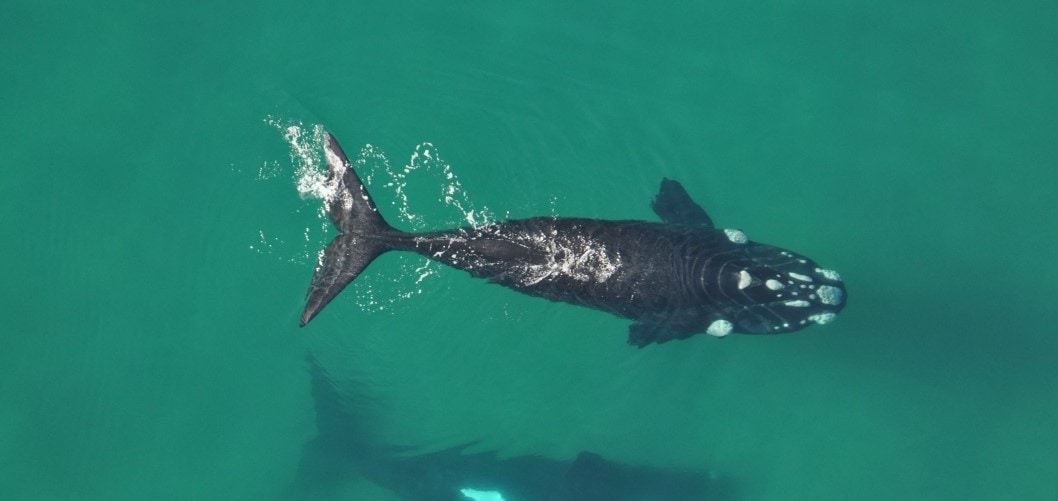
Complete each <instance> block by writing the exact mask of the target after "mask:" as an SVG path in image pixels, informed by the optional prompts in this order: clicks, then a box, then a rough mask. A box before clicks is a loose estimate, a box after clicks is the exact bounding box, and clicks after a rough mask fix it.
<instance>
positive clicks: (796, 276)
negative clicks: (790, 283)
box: [787, 271, 812, 282]
mask: <svg viewBox="0 0 1058 501" xmlns="http://www.w3.org/2000/svg"><path fill="white" fill-rule="evenodd" d="M787 275H790V278H792V279H794V280H800V281H802V282H811V281H812V277H810V276H808V275H802V274H800V273H794V272H792V271H791V272H789V273H787Z"/></svg>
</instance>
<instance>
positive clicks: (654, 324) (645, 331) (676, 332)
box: [628, 313, 692, 348]
mask: <svg viewBox="0 0 1058 501" xmlns="http://www.w3.org/2000/svg"><path fill="white" fill-rule="evenodd" d="M672 315H675V313H673V314H672ZM673 320H674V319H673V318H672V317H666V316H664V315H661V314H656V315H648V316H646V317H643V318H640V319H638V320H636V321H635V322H633V323H632V325H630V326H629V327H628V344H630V345H632V346H635V347H637V348H642V347H644V346H646V345H648V344H650V343H658V344H661V343H664V342H666V341H672V340H673V339H683V338H686V337H689V336H690V335H691V334H692V332H687V331H686V330H684V329H680V328H678V327H677V326H675V325H673V324H674V322H673Z"/></svg>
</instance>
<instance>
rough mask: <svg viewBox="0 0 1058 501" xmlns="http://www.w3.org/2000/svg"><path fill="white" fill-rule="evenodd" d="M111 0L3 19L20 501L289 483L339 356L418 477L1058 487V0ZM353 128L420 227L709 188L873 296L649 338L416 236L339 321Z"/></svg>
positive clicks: (49, 6)
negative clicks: (757, 326) (477, 271)
mask: <svg viewBox="0 0 1058 501" xmlns="http://www.w3.org/2000/svg"><path fill="white" fill-rule="evenodd" d="M75 4H77V5H75V6H72V4H71V3H70V2H49V1H44V2H41V1H34V2H29V1H21V0H14V2H7V3H6V4H5V8H4V11H5V12H4V14H3V15H2V16H0V64H2V66H3V68H4V72H3V73H4V76H3V77H2V78H0V96H2V97H0V137H2V142H3V145H4V147H3V150H2V151H3V169H2V173H0V231H2V233H0V234H2V238H3V242H2V244H0V263H2V267H3V286H2V287H0V313H2V315H0V318H2V323H0V493H2V494H0V497H2V498H4V499H12V500H15V499H17V500H23V499H24V500H48V499H56V500H60V499H61V500H67V499H84V500H125V499H128V500H141V499H166V500H168V499H172V500H185V499H225V500H230V499H240V500H242V499H245V500H259V499H274V498H276V497H277V496H279V495H280V494H281V493H289V492H290V490H289V489H290V486H291V485H292V483H293V482H294V479H295V476H296V474H297V471H298V468H299V463H300V461H301V457H302V450H303V446H304V444H305V443H306V442H307V441H308V440H310V439H312V438H313V437H314V436H316V430H317V421H316V413H315V410H314V409H315V407H314V402H313V395H312V394H311V393H310V387H309V373H308V371H307V363H306V359H307V357H312V358H313V359H315V360H318V361H319V363H320V365H321V366H322V367H324V368H326V370H327V372H328V373H329V374H330V375H332V376H333V377H334V378H335V379H336V380H338V381H341V382H342V385H344V386H342V391H346V392H348V399H349V400H354V399H357V398H358V397H363V396H366V395H370V396H371V398H370V401H366V402H359V403H357V405H355V406H354V407H355V408H356V409H358V412H361V413H363V416H362V417H363V418H364V419H370V420H371V421H372V422H374V423H376V425H375V426H373V427H372V430H371V432H370V437H371V440H372V441H376V442H377V443H380V444H391V445H395V446H401V447H408V448H409V449H408V450H410V451H411V452H410V453H409V454H411V455H416V454H429V453H431V452H433V451H438V450H442V449H445V448H448V447H452V446H457V445H463V444H467V443H474V444H475V445H474V446H473V449H472V450H475V451H497V452H498V453H499V454H500V455H501V456H502V457H521V456H525V455H534V456H542V457H545V458H552V459H556V460H563V461H565V460H569V459H571V458H572V457H574V456H576V454H577V453H578V452H580V451H593V452H595V453H598V454H601V455H603V456H605V457H606V458H608V459H611V460H614V461H620V462H622V463H627V464H636V465H648V466H652V467H658V468H693V469H700V470H708V471H709V472H710V474H711V475H713V476H715V477H717V478H723V479H726V481H727V482H728V483H729V484H730V485H732V486H734V488H733V490H732V492H733V493H736V495H735V496H734V498H735V499H744V500H773V499H774V500H791V499H804V500H821V499H828V500H831V499H832V500H848V499H862V500H893V499H942V500H969V499H981V500H991V499H1018V500H1028V499H1034V500H1035V499H1038V500H1053V499H1058V480H1056V479H1058V456H1056V454H1055V451H1058V426H1055V423H1058V308H1056V307H1055V298H1056V297H1058V292H1056V284H1058V259H1056V256H1058V211H1056V210H1055V196H1056V193H1058V148H1056V146H1055V138H1056V137H1058V120H1056V118H1055V117H1056V115H1058V58H1056V55H1055V54H1056V52H1055V47H1058V35H1056V33H1058V31H1055V29H1054V21H1055V20H1056V19H1058V8H1056V5H1058V4H1055V3H1054V2H1028V1H1024V2H1013V3H1007V4H1003V5H1000V4H998V3H996V2H985V1H970V2H965V1H962V2H955V1H942V2H913V1H896V2H837V1H831V2H791V1H765V2H727V3H724V2H679V3H678V4H677V5H672V6H668V7H661V6H660V5H654V4H650V5H648V3H646V2H628V1H625V2H603V1H590V2H549V1H544V2H530V3H526V4H525V5H519V6H511V5H505V4H503V3H502V2H501V3H497V2H463V3H458V2H456V3H453V2H332V3H318V4H313V3H303V2H228V3H222V4H214V3H202V4H201V5H199V6H193V5H188V4H186V3H181V4H171V5H161V4H154V3H150V2H148V3H143V2H118V3H115V2H109V3H105V4H104V3H98V2H96V3H94V4H95V5H92V4H93V3H92V2H88V3H85V2H80V3H77V2H75ZM122 4H123V5H122ZM397 4H402V5H397ZM320 127H323V128H326V130H328V131H330V132H332V133H334V134H335V135H336V136H337V137H338V138H339V139H340V140H341V141H342V143H343V145H344V146H345V148H346V150H347V151H348V152H349V153H350V157H355V158H356V161H357V162H359V166H358V168H359V169H362V172H363V173H365V176H366V175H370V184H371V187H372V190H373V192H374V195H375V197H376V199H377V201H378V202H379V206H380V210H381V211H382V212H383V213H384V214H386V217H387V218H388V219H390V220H391V221H392V222H393V223H394V225H396V226H399V227H402V228H405V229H409V230H410V229H425V228H443V227H451V226H455V225H459V224H466V223H467V220H468V218H469V219H473V220H475V221H482V220H485V219H489V220H502V219H504V218H508V217H511V218H520V217H529V216H537V215H558V216H583V217H594V218H605V219H647V220H654V219H655V216H654V215H653V214H652V212H651V211H650V207H649V201H650V200H651V198H652V197H653V195H654V193H655V192H656V189H657V186H658V182H659V181H660V179H661V178H662V177H670V178H674V179H678V180H680V181H681V182H682V183H683V184H684V186H685V187H686V188H687V189H688V190H689V191H690V193H691V194H692V196H694V197H695V198H696V199H697V200H698V201H699V202H700V203H701V204H702V205H703V206H704V207H705V208H706V210H708V211H709V213H710V214H711V216H712V217H713V219H714V220H715V221H716V222H717V224H718V225H720V226H722V227H734V228H740V229H742V230H744V231H745V232H746V233H747V234H748V235H749V236H750V238H752V239H754V240H757V241H761V242H767V243H773V244H776V245H780V246H783V247H787V248H790V249H792V250H795V251H798V252H803V253H805V254H807V255H809V256H811V257H813V258H814V259H816V260H818V261H819V262H820V263H824V264H825V265H827V266H829V267H832V268H835V269H837V270H839V271H840V272H841V273H842V275H843V276H844V278H845V280H846V283H847V285H848V289H849V296H850V302H849V305H848V307H847V308H846V309H845V311H844V312H843V313H842V314H841V315H840V316H839V317H838V319H837V320H836V321H835V322H834V323H832V324H830V325H827V326H823V327H814V328H811V329H807V330H805V331H801V332H798V333H795V334H790V335H786V336H775V337H767V336H764V337H753V336H731V337H729V338H726V339H723V340H718V339H712V338H708V337H707V336H696V337H694V338H691V339H689V340H686V341H681V342H673V343H668V344H665V345H660V346H657V345H655V346H650V347H648V348H646V349H642V350H637V349H634V348H632V347H630V346H628V345H626V342H625V338H626V335H627V326H628V322H627V321H624V320H620V319H618V318H615V317H612V316H609V315H606V314H603V313H599V312H596V311H591V310H587V309H581V308H575V307H572V306H569V305H564V304H557V303H550V302H547V301H543V300H540V299H534V298H530V297H527V296H522V295H519V294H516V293H514V292H512V291H510V290H507V289H503V288H500V287H496V286H493V285H487V284H485V283H484V282H482V281H479V280H475V279H472V278H470V277H468V276H467V275H466V274H464V273H462V272H458V271H455V270H451V269H446V268H442V267H440V266H439V265H437V264H430V265H427V264H426V263H425V261H423V260H422V259H421V258H417V257H414V256H401V255H397V254H393V255H386V256H384V257H383V258H381V259H379V260H378V261H376V262H375V263H374V264H373V265H372V266H371V267H370V268H369V270H368V271H367V272H366V273H365V275H364V276H363V279H362V280H358V281H357V283H356V284H354V285H353V286H351V287H350V289H349V290H348V291H346V292H345V293H344V294H343V295H342V296H341V297H339V298H338V299H337V300H336V301H335V302H334V303H332V304H331V306H329V307H328V308H327V310H325V311H324V312H323V314H321V315H320V317H319V318H317V319H316V320H315V321H314V322H313V323H312V324H311V325H310V326H309V327H306V328H304V329H299V328H298V326H297V321H298V316H299V315H300V311H301V307H302V300H303V295H304V291H305V289H306V287H307V285H308V282H309V278H310V277H311V275H312V272H313V269H314V267H315V264H316V253H317V252H318V250H319V249H320V248H321V247H322V245H323V244H324V243H325V242H326V241H328V240H329V238H330V236H331V235H332V233H331V232H333V230H332V229H330V228H329V227H328V223H327V221H326V220H325V219H321V217H320V215H319V207H320V200H319V199H318V198H316V197H314V194H313V187H314V185H313V180H314V178H313V173H314V172H318V169H319V163H318V162H319V157H320V155H321V149H320V145H319V142H318V133H319V129H320ZM314 135H316V137H314ZM387 169H388V171H387ZM406 172H407V173H406ZM449 173H451V174H452V177H451V178H449V177H448V174H449ZM405 174H406V175H405ZM299 182H300V183H301V186H300V191H299ZM449 190H451V193H449V192H448V191H449ZM446 195H451V199H450V200H447V201H446V200H445V196H446ZM405 197H406V200H405ZM365 433H367V432H365ZM347 474H348V477H347V478H346V480H345V483H344V485H343V486H342V489H341V492H340V493H339V494H336V495H335V496H333V497H332V498H333V499H352V500H391V499H397V498H396V495H395V494H394V493H393V492H390V490H388V489H387V488H386V486H385V485H379V482H376V481H374V480H373V479H371V478H368V476H363V477H361V476H359V474H358V473H357V472H356V471H354V470H350V471H349V472H347ZM412 501H415V500H412Z"/></svg>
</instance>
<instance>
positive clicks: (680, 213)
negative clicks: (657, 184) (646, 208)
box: [650, 178, 713, 228]
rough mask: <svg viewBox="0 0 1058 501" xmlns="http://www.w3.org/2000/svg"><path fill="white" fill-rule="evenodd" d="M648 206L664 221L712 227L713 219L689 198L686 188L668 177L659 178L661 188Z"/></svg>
mask: <svg viewBox="0 0 1058 501" xmlns="http://www.w3.org/2000/svg"><path fill="white" fill-rule="evenodd" d="M650 207H651V208H653V209H654V212H656V213H657V215H658V217H660V218H661V220H662V221H665V222H666V223H679V224H697V225H702V226H705V227H708V228H712V227H713V220H712V219H709V215H708V214H706V213H705V210H704V209H702V207H701V206H700V205H698V204H696V203H694V200H691V196H690V195H688V194H687V190H685V189H683V185H681V184H680V183H679V182H677V181H673V180H671V179H669V178H663V179H662V180H661V189H660V190H658V195H657V196H656V197H654V201H653V202H651V204H650Z"/></svg>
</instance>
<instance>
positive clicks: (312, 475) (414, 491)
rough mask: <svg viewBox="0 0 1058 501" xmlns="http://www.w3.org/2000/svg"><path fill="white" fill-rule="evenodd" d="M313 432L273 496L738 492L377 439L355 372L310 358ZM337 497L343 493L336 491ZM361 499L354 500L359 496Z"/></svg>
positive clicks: (585, 459)
mask: <svg viewBox="0 0 1058 501" xmlns="http://www.w3.org/2000/svg"><path fill="white" fill-rule="evenodd" d="M309 375H310V382H311V390H312V399H313V401H314V402H315V411H316V436H315V438H313V439H311V440H309V441H308V442H307V443H305V445H304V447H303V449H302V456H301V462H300V466H299V467H298V471H297V475H296V477H295V479H294V482H293V483H292V484H291V485H290V486H289V487H288V488H287V490H286V492H285V495H282V496H281V497H280V499H290V500H299V501H304V500H324V499H326V500H331V499H349V497H348V494H349V493H348V492H347V491H345V490H344V489H345V488H347V486H348V485H349V484H350V483H352V482H354V481H355V480H356V479H357V478H358V477H359V478H364V479H367V480H368V481H370V482H371V483H373V484H375V485H377V486H378V487H381V488H384V489H386V490H389V491H391V492H392V493H393V494H394V495H396V496H397V497H398V498H399V499H401V500H406V501H460V500H461V501H470V500H476V501H486V500H492V501H643V500H647V499H650V500H659V501H661V500H663V501H702V500H715V501H722V500H731V499H738V497H739V490H740V484H739V483H738V482H737V481H736V480H735V479H734V478H733V477H731V476H729V475H726V474H722V473H721V472H719V471H716V470H712V469H710V470H706V469H682V468H681V469H675V468H662V467H656V466H650V465H647V464H629V463H622V462H618V461H615V460H612V459H607V458H605V457H603V456H601V455H599V454H596V453H594V452H592V451H581V452H579V453H578V454H577V455H576V456H575V457H572V458H568V459H558V458H548V457H543V456H538V455H526V456H513V457H500V456H499V455H498V454H497V453H495V452H492V451H488V452H472V451H470V450H467V449H468V447H471V446H475V448H480V446H481V444H480V443H478V442H469V443H464V444H461V445H456V446H453V447H449V448H446V449H443V450H440V451H436V452H425V453H416V450H415V448H413V447H407V446H396V445H393V444H389V443H385V442H384V441H382V440H381V439H380V438H379V437H380V434H379V433H378V427H379V426H380V424H379V423H380V422H384V421H385V419H386V418H387V416H386V414H385V413H379V412H378V410H380V409H381V407H380V406H379V405H378V403H379V401H378V399H377V398H372V397H371V396H369V393H368V392H369V391H370V390H371V388H370V387H369V386H367V385H365V384H364V383H363V381H358V380H357V379H356V378H351V379H335V378H334V377H332V376H331V374H330V373H328V372H327V371H326V370H325V369H324V368H323V366H322V365H321V364H320V363H319V361H318V360H317V359H316V358H315V357H311V356H310V357H309ZM342 494H346V497H342V496H341V495H342ZM358 499H360V498H358Z"/></svg>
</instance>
